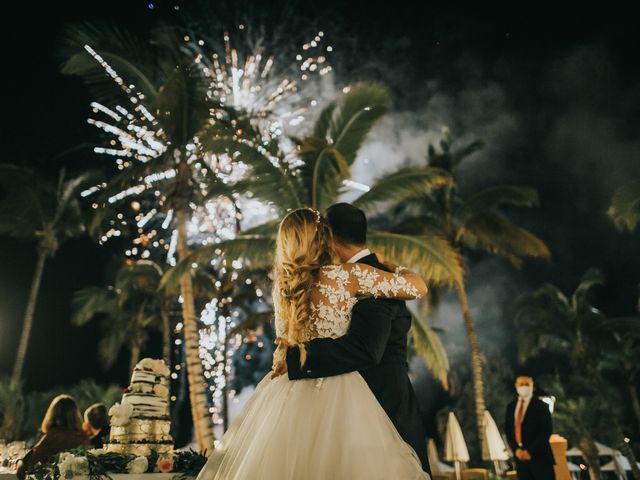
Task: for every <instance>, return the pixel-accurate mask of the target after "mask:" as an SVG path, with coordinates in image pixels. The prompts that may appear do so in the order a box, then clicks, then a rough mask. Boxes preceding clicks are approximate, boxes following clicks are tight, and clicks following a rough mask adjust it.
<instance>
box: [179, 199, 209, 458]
mask: <svg viewBox="0 0 640 480" xmlns="http://www.w3.org/2000/svg"><path fill="white" fill-rule="evenodd" d="M185 208H186V207H184V208H180V209H176V223H177V228H178V245H177V250H178V255H179V256H180V259H184V258H185V257H186V256H187V255H188V253H189V248H188V245H187V213H186V211H185ZM180 293H181V295H182V318H183V324H184V330H183V334H184V348H185V351H186V356H187V378H188V381H189V399H190V401H191V415H192V417H193V428H194V430H195V433H196V439H197V441H198V445H199V446H200V450H202V451H205V450H206V451H207V452H209V453H211V451H212V450H213V442H214V438H213V423H212V421H211V415H210V414H209V401H208V399H207V394H206V383H205V379H204V371H203V369H202V363H201V361H200V335H199V333H198V321H197V319H196V313H195V300H194V297H193V285H192V282H191V274H190V272H189V271H187V272H185V273H184V274H183V275H182V277H181V278H180Z"/></svg>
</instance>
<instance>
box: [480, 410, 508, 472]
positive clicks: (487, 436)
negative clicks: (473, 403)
mask: <svg viewBox="0 0 640 480" xmlns="http://www.w3.org/2000/svg"><path fill="white" fill-rule="evenodd" d="M482 433H483V438H482V459H483V460H488V461H491V462H493V467H494V468H495V470H496V473H497V474H500V473H502V471H503V470H504V469H503V468H502V465H501V464H500V463H501V462H506V461H507V460H509V452H508V451H507V447H506V445H505V444H504V441H503V440H502V436H501V435H500V430H498V426H497V425H496V422H495V421H494V420H493V417H492V416H491V414H490V413H489V411H488V410H485V411H484V417H483V421H482Z"/></svg>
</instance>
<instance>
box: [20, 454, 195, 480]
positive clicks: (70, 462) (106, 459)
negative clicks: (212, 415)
mask: <svg viewBox="0 0 640 480" xmlns="http://www.w3.org/2000/svg"><path fill="white" fill-rule="evenodd" d="M206 461H207V459H206V457H204V455H202V454H200V453H197V452H194V451H193V450H189V451H176V452H173V454H172V455H162V456H159V455H158V454H157V453H156V452H155V450H154V451H152V452H151V455H149V456H147V457H137V456H135V455H124V454H120V453H111V452H106V451H105V450H103V449H93V450H84V449H82V448H78V449H74V450H69V451H66V452H62V453H59V454H58V455H57V456H56V459H55V461H54V462H52V463H47V464H36V465H33V466H32V467H31V468H30V469H29V471H28V472H27V475H29V476H30V477H31V478H33V479H34V480H72V479H73V478H75V477H81V476H82V477H89V479H90V480H104V479H109V478H110V474H112V473H129V474H140V473H154V472H160V473H174V472H175V473H176V476H178V477H180V478H187V477H196V476H197V475H198V473H199V472H200V470H201V469H202V467H203V466H204V464H205V463H206Z"/></svg>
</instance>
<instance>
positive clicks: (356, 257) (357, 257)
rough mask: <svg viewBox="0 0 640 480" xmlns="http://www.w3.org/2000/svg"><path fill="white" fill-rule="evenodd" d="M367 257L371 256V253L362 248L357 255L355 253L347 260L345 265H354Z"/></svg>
mask: <svg viewBox="0 0 640 480" xmlns="http://www.w3.org/2000/svg"><path fill="white" fill-rule="evenodd" d="M367 255H371V252H370V251H369V249H368V248H363V249H362V250H360V251H359V252H358V253H356V254H355V255H354V256H353V257H351V258H350V259H349V260H347V263H356V262H357V261H358V260H360V259H361V258H364V257H366V256H367Z"/></svg>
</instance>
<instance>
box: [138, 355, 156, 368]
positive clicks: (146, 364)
mask: <svg viewBox="0 0 640 480" xmlns="http://www.w3.org/2000/svg"><path fill="white" fill-rule="evenodd" d="M153 363H154V360H153V358H143V359H142V360H140V361H139V362H138V364H137V365H136V368H139V369H141V370H153Z"/></svg>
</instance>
